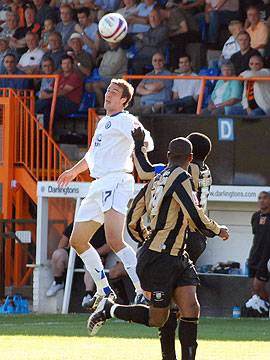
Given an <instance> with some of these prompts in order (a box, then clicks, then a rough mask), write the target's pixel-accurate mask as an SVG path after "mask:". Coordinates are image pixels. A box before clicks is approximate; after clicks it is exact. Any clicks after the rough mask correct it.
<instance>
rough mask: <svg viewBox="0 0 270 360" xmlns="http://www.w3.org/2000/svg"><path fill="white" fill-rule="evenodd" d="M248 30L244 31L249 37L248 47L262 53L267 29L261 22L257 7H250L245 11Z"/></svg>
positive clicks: (267, 34)
mask: <svg viewBox="0 0 270 360" xmlns="http://www.w3.org/2000/svg"><path fill="white" fill-rule="evenodd" d="M247 21H248V24H249V26H248V28H247V29H246V31H247V32H248V33H249V36H250V45H251V47H252V48H253V49H257V50H260V51H263V50H264V48H265V46H266V44H267V41H268V36H269V28H268V26H267V25H266V24H264V23H263V22H262V21H261V18H260V10H259V8H258V7H257V6H254V5H253V6H250V7H248V9H247Z"/></svg>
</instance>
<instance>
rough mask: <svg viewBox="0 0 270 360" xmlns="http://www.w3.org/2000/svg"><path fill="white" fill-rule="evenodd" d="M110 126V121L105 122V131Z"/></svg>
mask: <svg viewBox="0 0 270 360" xmlns="http://www.w3.org/2000/svg"><path fill="white" fill-rule="evenodd" d="M111 126H112V123H111V122H110V121H108V122H106V124H105V129H109V128H110V127H111Z"/></svg>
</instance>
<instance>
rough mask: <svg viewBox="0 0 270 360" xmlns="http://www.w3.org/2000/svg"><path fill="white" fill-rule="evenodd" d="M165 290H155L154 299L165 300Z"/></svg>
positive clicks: (157, 300)
mask: <svg viewBox="0 0 270 360" xmlns="http://www.w3.org/2000/svg"><path fill="white" fill-rule="evenodd" d="M164 295H165V294H164V292H163V291H154V292H153V293H152V299H153V300H154V301H156V302H159V301H163V300H164Z"/></svg>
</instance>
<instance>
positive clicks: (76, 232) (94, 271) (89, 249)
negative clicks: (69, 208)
mask: <svg viewBox="0 0 270 360" xmlns="http://www.w3.org/2000/svg"><path fill="white" fill-rule="evenodd" d="M100 226H101V224H100V223H98V222H96V221H93V220H91V221H82V222H75V224H74V227H73V231H72V234H71V238H70V245H71V246H72V247H73V248H74V249H75V250H76V252H77V254H78V255H79V256H80V257H81V259H82V261H83V262H84V264H85V267H86V269H87V270H88V272H89V273H90V275H91V277H92V279H93V280H94V282H95V284H96V287H97V292H96V294H95V295H94V297H93V301H92V302H91V303H89V304H88V307H93V308H96V307H97V305H98V303H99V301H100V300H101V299H102V298H103V297H105V296H111V294H113V290H112V289H111V287H110V285H109V282H108V279H107V277H106V275H105V272H104V267H103V264H102V261H101V258H100V256H99V254H98V253H97V251H96V249H95V248H94V247H93V246H91V245H90V242H91V239H92V238H93V236H94V234H95V233H96V231H97V230H98V229H99V228H100Z"/></svg>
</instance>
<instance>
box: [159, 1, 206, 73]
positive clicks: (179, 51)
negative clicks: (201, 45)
mask: <svg viewBox="0 0 270 360" xmlns="http://www.w3.org/2000/svg"><path fill="white" fill-rule="evenodd" d="M161 16H162V17H163V18H164V19H165V20H166V21H167V25H168V27H169V37H170V65H171V66H172V67H173V68H174V69H175V68H176V67H177V65H178V59H179V57H180V56H182V55H183V54H185V53H186V45H187V44H188V43H197V42H200V41H201V36H200V33H199V27H198V25H197V23H196V22H195V20H194V18H193V17H192V16H191V15H190V14H188V13H186V12H185V11H184V10H183V9H181V8H179V7H177V4H176V3H175V2H174V1H173V0H169V1H168V2H167V4H166V9H163V10H161Z"/></svg>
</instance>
